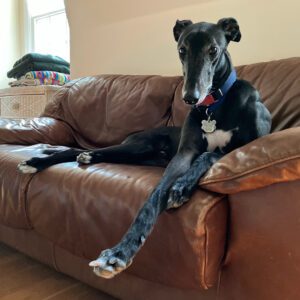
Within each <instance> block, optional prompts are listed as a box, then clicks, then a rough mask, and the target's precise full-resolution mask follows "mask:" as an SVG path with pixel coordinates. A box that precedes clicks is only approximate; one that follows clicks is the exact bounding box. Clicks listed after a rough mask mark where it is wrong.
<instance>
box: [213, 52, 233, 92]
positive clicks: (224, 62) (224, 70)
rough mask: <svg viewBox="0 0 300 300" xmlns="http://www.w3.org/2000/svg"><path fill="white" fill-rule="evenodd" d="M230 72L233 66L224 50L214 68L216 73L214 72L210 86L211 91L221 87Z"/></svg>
mask: <svg viewBox="0 0 300 300" xmlns="http://www.w3.org/2000/svg"><path fill="white" fill-rule="evenodd" d="M232 70H233V65H232V62H231V58H230V55H229V53H228V52H227V50H225V51H224V52H223V54H222V56H221V57H220V59H219V61H218V63H217V66H216V71H215V75H214V78H213V84H212V91H216V90H218V89H219V88H220V87H221V86H223V84H224V83H225V81H226V80H227V78H228V76H229V75H230V73H231V71H232Z"/></svg>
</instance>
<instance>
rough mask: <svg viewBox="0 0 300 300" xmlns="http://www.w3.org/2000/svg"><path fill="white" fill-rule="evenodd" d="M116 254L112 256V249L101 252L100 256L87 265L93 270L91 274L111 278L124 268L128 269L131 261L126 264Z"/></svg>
mask: <svg viewBox="0 0 300 300" xmlns="http://www.w3.org/2000/svg"><path fill="white" fill-rule="evenodd" d="M117 252H119V251H116V253H115V254H114V251H113V249H107V250H104V251H102V252H101V254H100V256H99V257H98V258H97V259H96V260H93V261H91V262H90V263H89V266H90V267H92V268H93V272H94V273H95V274H96V275H97V276H99V277H103V278H107V279H109V278H113V277H114V276H115V275H117V274H119V273H120V272H122V271H123V270H125V269H126V268H128V267H129V266H130V265H131V263H132V259H131V260H129V262H126V261H125V260H124V259H121V258H120V257H118V256H117Z"/></svg>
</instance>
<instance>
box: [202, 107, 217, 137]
mask: <svg viewBox="0 0 300 300" xmlns="http://www.w3.org/2000/svg"><path fill="white" fill-rule="evenodd" d="M206 115H207V116H208V119H207V120H202V122H201V124H202V126H201V129H202V130H203V131H204V132H205V133H213V132H214V131H215V130H216V128H217V127H216V125H217V121H216V120H211V119H210V117H211V114H208V109H207V110H206Z"/></svg>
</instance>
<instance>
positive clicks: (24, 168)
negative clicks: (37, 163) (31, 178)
mask: <svg viewBox="0 0 300 300" xmlns="http://www.w3.org/2000/svg"><path fill="white" fill-rule="evenodd" d="M17 169H18V170H19V171H20V172H21V173H23V174H33V173H36V172H37V171H38V170H37V168H34V167H32V166H29V165H27V163H26V162H25V161H24V162H21V163H19V164H18V167H17Z"/></svg>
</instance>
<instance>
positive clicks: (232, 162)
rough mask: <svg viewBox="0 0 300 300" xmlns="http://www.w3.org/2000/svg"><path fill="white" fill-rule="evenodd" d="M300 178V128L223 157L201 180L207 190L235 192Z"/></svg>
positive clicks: (275, 134) (254, 143) (278, 134)
mask: <svg viewBox="0 0 300 300" xmlns="http://www.w3.org/2000/svg"><path fill="white" fill-rule="evenodd" d="M297 179H300V127H296V128H290V129H286V130H283V131H279V132H276V133H272V134H269V135H266V136H264V137H261V138H259V139H257V140H255V141H253V142H251V143H249V144H247V145H245V146H243V147H241V148H238V149H236V150H234V151H232V152H231V153H229V154H228V155H226V156H224V157H223V158H222V159H220V160H219V161H218V162H217V163H216V164H214V165H213V166H212V168H211V169H210V170H209V171H208V172H207V174H206V175H205V177H203V178H202V179H201V181H200V186H201V187H202V188H204V189H207V190H210V191H214V192H218V193H223V194H234V193H237V192H241V191H247V190H253V189H257V188H261V187H265V186H268V185H271V184H273V183H280V182H287V181H293V180H297Z"/></svg>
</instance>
